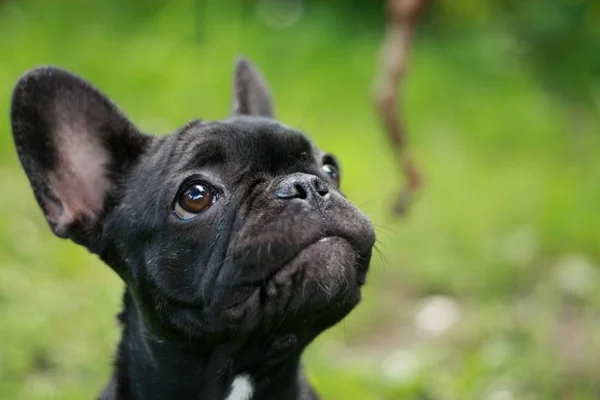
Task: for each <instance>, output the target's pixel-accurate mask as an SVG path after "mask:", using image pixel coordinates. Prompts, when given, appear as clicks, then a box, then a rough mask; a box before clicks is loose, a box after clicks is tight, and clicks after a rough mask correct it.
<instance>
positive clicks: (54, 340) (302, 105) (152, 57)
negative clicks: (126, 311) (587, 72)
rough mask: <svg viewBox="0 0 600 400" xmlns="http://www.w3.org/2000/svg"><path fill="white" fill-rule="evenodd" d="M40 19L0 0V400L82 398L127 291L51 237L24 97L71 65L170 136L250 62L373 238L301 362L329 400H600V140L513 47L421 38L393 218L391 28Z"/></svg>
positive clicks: (65, 13) (319, 15) (182, 11)
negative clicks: (412, 162) (358, 291)
mask: <svg viewBox="0 0 600 400" xmlns="http://www.w3.org/2000/svg"><path fill="white" fill-rule="evenodd" d="M50 3H51V2H34V3H31V2H5V3H3V4H1V3H0V54H1V56H0V58H1V59H2V60H1V61H0V88H1V89H2V92H3V93H4V94H3V95H2V96H0V110H5V111H4V112H2V113H0V183H1V187H2V195H1V196H0V398H2V399H15V400H18V399H32V400H34V399H79V398H92V397H93V396H94V395H95V394H96V393H97V392H98V391H99V390H100V388H101V386H102V385H103V384H104V382H105V381H106V379H107V377H108V374H109V369H110V361H111V353H112V350H113V348H114V346H115V341H116V339H117V337H118V331H117V328H116V324H115V323H114V318H113V316H114V314H115V313H116V312H117V311H118V308H119V301H120V292H121V290H122V285H121V283H120V282H119V280H118V279H117V278H116V276H115V275H114V274H113V273H112V272H111V271H110V270H109V269H108V268H107V267H105V266H103V265H102V264H101V263H100V262H98V261H97V260H96V259H95V258H94V257H92V256H90V255H88V254H87V253H86V252H85V251H84V250H83V249H81V248H78V247H77V246H75V245H74V244H71V243H68V242H65V241H61V240H59V239H57V238H54V237H53V236H52V235H51V234H50V232H49V229H48V228H47V226H46V223H45V222H44V221H43V218H42V216H41V213H40V212H39V211H38V209H37V206H36V205H35V203H34V200H33V196H32V194H31V192H30V189H29V187H28V185H27V183H26V178H25V176H24V175H23V173H22V172H21V170H20V168H19V166H18V163H17V160H16V156H15V152H14V149H13V147H12V141H11V137H10V131H9V122H8V118H7V114H8V113H7V110H8V107H9V95H10V90H11V88H12V85H13V83H14V82H15V80H16V79H17V78H18V76H19V75H20V74H21V73H22V72H23V71H24V70H25V69H27V68H30V67H33V66H35V65H38V64H48V63H50V64H57V65H60V66H64V67H67V68H69V69H71V70H73V71H75V72H78V73H80V74H82V75H84V76H85V77H86V78H88V79H89V80H91V81H93V82H94V83H95V84H96V85H98V86H99V87H100V88H102V90H104V91H105V92H106V93H108V94H109V95H110V96H111V97H112V98H113V99H114V100H115V101H116V102H117V103H118V104H120V105H121V107H122V108H123V109H124V110H125V111H126V112H127V114H128V115H129V116H130V117H131V118H132V119H133V120H134V121H136V122H137V123H138V124H139V126H140V127H142V128H144V129H146V130H148V131H153V132H166V131H169V130H172V129H174V128H176V127H178V126H180V125H182V124H183V123H184V122H185V121H186V120H188V119H191V118H192V117H203V118H219V117H222V116H225V115H226V114H227V110H228V109H229V101H230V74H231V67H232V61H233V59H234V57H235V55H236V54H239V53H243V54H246V55H248V56H250V57H251V58H252V59H254V60H255V61H256V63H257V64H259V65H260V66H261V68H262V69H263V70H264V72H265V74H266V75H267V76H268V77H269V80H270V81H271V83H272V86H273V90H274V93H275V96H276V97H277V100H278V114H279V116H280V118H281V119H282V120H283V121H284V122H286V123H288V124H291V125H295V126H299V127H301V128H302V129H304V130H306V131H307V132H309V134H310V135H311V136H312V137H313V138H314V139H315V140H316V141H317V142H318V143H319V144H320V145H321V146H322V147H324V148H326V149H328V150H331V151H333V152H335V153H336V154H337V155H338V157H339V158H340V159H341V160H342V163H343V167H344V178H343V188H344V190H345V191H346V192H347V194H348V195H349V197H350V198H351V199H352V200H354V201H355V202H356V203H357V204H359V205H361V208H362V209H363V210H364V211H365V212H367V213H368V214H369V215H370V216H371V217H372V219H373V221H374V223H375V225H376V226H377V232H378V236H379V243H378V247H379V249H380V250H381V253H382V256H381V257H379V256H377V255H376V256H375V258H374V260H373V264H372V272H371V274H370V280H369V282H368V286H367V288H366V290H365V294H364V301H363V303H362V304H361V305H360V307H359V308H358V309H357V310H356V311H355V312H354V313H353V314H352V315H351V316H350V317H349V318H348V319H346V320H345V321H344V322H343V323H341V324H339V325H338V326H337V327H335V328H334V329H332V330H330V331H329V332H327V333H326V334H324V335H323V336H322V337H320V338H319V339H318V340H317V341H316V342H315V343H314V344H313V345H312V347H311V348H310V349H309V351H308V352H307V356H306V363H307V366H308V368H307V369H308V370H309V374H310V378H311V380H312V381H313V383H314V384H315V385H316V386H317V388H318V389H319V390H320V391H321V392H322V394H323V395H324V397H325V398H328V399H401V398H406V399H436V400H437V399H440V400H441V399H461V400H463V399H489V400H510V399H555V398H556V399H558V398H560V399H591V398H598V397H600V383H599V382H600V381H599V380H600V333H599V332H600V312H599V307H600V271H599V270H598V264H599V262H600V235H598V229H599V228H598V226H600V213H598V212H597V205H598V204H599V203H600V179H598V177H599V176H600V157H598V155H597V154H598V152H599V151H600V138H599V137H598V132H599V131H600V124H599V123H598V119H597V116H596V117H593V116H590V114H586V113H575V112H574V111H573V110H572V109H569V111H566V108H565V106H564V105H563V104H561V103H560V102H558V101H556V100H555V99H552V98H550V97H549V96H548V95H546V94H545V93H544V91H543V90H542V89H541V88H540V87H538V85H537V83H536V80H535V77H533V76H531V74H529V73H528V71H527V68H525V67H524V66H522V65H521V64H519V63H518V62H517V61H515V58H514V57H512V56H511V54H512V53H511V50H512V49H513V48H514V46H515V45H516V44H515V43H512V42H511V40H510V38H508V37H507V36H506V35H503V34H502V33H501V32H496V31H494V32H491V31H482V32H478V33H477V34H471V35H460V36H458V35H452V36H450V35H449V36H448V37H446V38H444V39H436V40H434V39H423V40H421V41H420V42H419V43H418V45H417V47H416V53H415V56H414V59H413V61H412V65H411V68H412V70H411V75H410V80H409V82H408V83H407V87H406V104H407V109H408V123H409V127H410V131H411V142H412V143H411V144H412V146H413V150H414V153H415V156H416V158H417V159H418V160H419V163H420V164H421V166H422V168H423V170H424V174H425V177H426V181H425V184H426V186H425V189H424V191H423V192H422V194H421V196H420V197H419V198H418V201H417V203H416V205H415V207H414V208H413V209H412V210H411V213H410V216H409V217H408V218H405V219H400V220H396V219H394V218H392V217H391V216H390V215H389V214H388V212H387V211H388V209H389V203H390V201H391V199H392V197H393V195H394V193H395V192H396V190H397V189H398V188H399V185H400V177H399V176H398V174H397V173H396V171H395V169H394V164H393V162H392V158H391V151H390V149H389V147H388V145H387V142H386V140H385V139H384V137H383V136H382V134H381V132H380V131H379V128H378V124H377V120H376V119H375V117H374V115H373V112H372V109H371V106H370V104H369V101H368V86H369V83H370V79H371V74H372V72H373V70H374V64H375V57H376V54H377V51H378V43H377V40H378V36H379V32H377V31H372V30H369V29H367V28H365V27H361V25H360V24H357V26H355V27H349V26H347V25H346V24H344V23H341V22H339V21H338V20H336V19H335V18H334V17H335V16H334V15H333V14H331V13H325V12H324V11H321V12H319V10H307V12H306V14H305V15H304V18H303V19H302V20H300V22H299V23H297V24H296V25H294V26H292V27H291V28H289V29H287V30H282V31H274V30H270V29H269V28H266V27H264V26H262V25H260V24H258V23H256V22H255V21H254V20H252V19H250V18H249V17H244V18H242V15H241V13H240V12H237V11H235V10H229V11H228V12H224V11H223V10H220V9H217V8H216V7H217V4H218V2H214V3H212V4H215V5H214V6H196V7H192V6H191V5H189V4H188V3H187V2H185V3H184V2H182V3H178V4H180V5H178V6H177V7H175V6H171V7H170V8H168V9H163V10H161V12H159V13H154V12H153V8H152V7H153V6H148V7H146V8H144V10H143V12H142V11H137V12H134V10H130V9H128V8H125V6H121V8H119V9H118V12H117V11H115V10H116V9H115V8H114V4H112V3H111V2H109V1H107V2H102V3H99V4H98V5H95V6H89V5H88V6H83V5H79V6H76V5H71V6H70V7H69V8H67V7H64V6H63V7H59V6H56V3H55V2H52V4H50ZM152 3H153V2H149V3H148V4H152ZM78 4H79V3H78ZM194 15H195V17H194Z"/></svg>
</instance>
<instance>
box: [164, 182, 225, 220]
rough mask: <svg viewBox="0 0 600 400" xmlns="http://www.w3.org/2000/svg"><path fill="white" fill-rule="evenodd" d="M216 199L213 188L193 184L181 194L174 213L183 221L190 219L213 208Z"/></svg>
mask: <svg viewBox="0 0 600 400" xmlns="http://www.w3.org/2000/svg"><path fill="white" fill-rule="evenodd" d="M215 198H216V196H215V193H214V191H213V190H212V189H211V188H209V187H208V186H206V185H202V184H200V183H193V184H191V185H189V186H187V187H186V188H185V189H184V190H183V191H182V192H181V193H180V194H179V196H178V197H177V201H176V202H175V207H174V210H173V211H175V214H177V216H178V217H179V218H181V219H190V218H193V217H195V216H196V215H197V214H200V213H201V212H202V211H204V210H206V209H207V208H209V207H210V206H212V205H213V203H214V202H215Z"/></svg>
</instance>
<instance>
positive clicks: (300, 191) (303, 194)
mask: <svg viewBox="0 0 600 400" xmlns="http://www.w3.org/2000/svg"><path fill="white" fill-rule="evenodd" d="M294 188H295V189H296V197H297V198H299V199H302V200H306V199H307V198H308V191H307V190H306V188H305V187H304V185H302V184H300V183H296V184H295V185H294Z"/></svg>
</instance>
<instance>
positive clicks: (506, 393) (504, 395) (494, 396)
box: [485, 390, 515, 400]
mask: <svg viewBox="0 0 600 400" xmlns="http://www.w3.org/2000/svg"><path fill="white" fill-rule="evenodd" d="M514 398H515V396H513V394H512V392H511V391H510V390H496V391H494V392H492V393H490V394H489V395H488V396H487V397H486V398H485V400H514Z"/></svg>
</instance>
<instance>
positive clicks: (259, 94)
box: [232, 57, 275, 118]
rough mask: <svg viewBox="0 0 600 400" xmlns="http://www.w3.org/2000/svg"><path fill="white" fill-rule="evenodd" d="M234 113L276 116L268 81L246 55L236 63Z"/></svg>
mask: <svg viewBox="0 0 600 400" xmlns="http://www.w3.org/2000/svg"><path fill="white" fill-rule="evenodd" d="M232 114H233V115H254V116H259V117H269V118H274V116H275V111H274V107H273V100H272V98H271V93H270V91H269V87H268V85H267V82H266V81H265V79H264V78H263V76H262V74H261V73H260V72H259V71H258V70H257V69H256V68H255V67H254V66H253V65H252V63H251V62H250V61H249V60H248V59H246V58H244V57H239V58H238V59H237V61H236V63H235V74H234V81H233V108H232Z"/></svg>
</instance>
